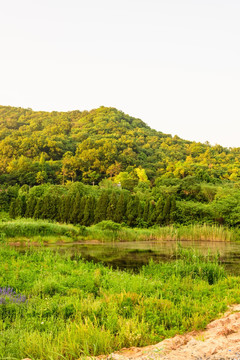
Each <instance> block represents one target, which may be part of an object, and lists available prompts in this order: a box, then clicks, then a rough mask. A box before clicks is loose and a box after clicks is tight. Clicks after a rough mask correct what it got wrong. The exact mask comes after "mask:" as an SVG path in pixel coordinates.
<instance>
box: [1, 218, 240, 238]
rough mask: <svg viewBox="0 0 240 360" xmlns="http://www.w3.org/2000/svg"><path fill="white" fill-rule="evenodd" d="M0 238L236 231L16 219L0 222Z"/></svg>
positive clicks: (200, 234)
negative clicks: (76, 224)
mask: <svg viewBox="0 0 240 360" xmlns="http://www.w3.org/2000/svg"><path fill="white" fill-rule="evenodd" d="M0 234H1V236H0V239H2V241H4V239H12V240H13V241H23V242H27V243H31V242H34V243H43V242H44V243H60V242H68V243H70V242H76V241H91V240H99V242H104V241H106V242H107V241H124V242H126V241H148V240H150V241H158V240H174V241H181V240H191V241H198V240H202V241H232V240H240V232H239V231H238V232H237V231H236V230H235V231H234V230H230V229H227V228H223V227H219V226H216V225H212V226H209V225H202V226H201V225H189V226H179V227H174V226H164V227H154V228H149V229H140V228H134V229H132V228H130V227H125V226H122V225H120V224H118V223H115V222H113V221H106V220H105V221H102V222H100V223H98V224H96V225H92V226H90V227H85V226H73V225H64V224H60V223H52V222H49V221H47V220H33V219H17V220H12V221H4V222H0Z"/></svg>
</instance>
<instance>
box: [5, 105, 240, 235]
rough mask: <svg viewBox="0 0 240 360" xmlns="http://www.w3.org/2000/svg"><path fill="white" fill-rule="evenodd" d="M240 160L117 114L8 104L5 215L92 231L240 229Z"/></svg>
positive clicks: (105, 110)
mask: <svg viewBox="0 0 240 360" xmlns="http://www.w3.org/2000/svg"><path fill="white" fill-rule="evenodd" d="M239 155H240V148H230V149H228V148H223V147H221V146H220V145H216V146H211V145H210V144H208V143H205V144H201V143H195V142H190V141H186V140H182V139H180V138H179V137H177V136H175V137H172V136H171V135H166V134H163V133H161V132H157V131H155V130H152V129H151V128H149V127H148V126H147V125H146V124H145V123H143V122H142V121H141V120H139V119H135V118H133V117H130V116H128V115H126V114H124V113H123V112H121V111H118V110H116V109H114V108H105V107H100V108H99V109H96V110H92V111H90V112H88V111H83V112H80V111H72V112H66V113H63V112H62V113H58V112H52V113H47V112H34V111H32V110H31V109H22V108H13V107H8V106H0V211H5V212H9V215H10V217H11V218H13V219H15V218H21V217H25V218H34V219H49V220H52V221H58V222H61V223H72V224H78V225H82V226H90V225H93V224H96V223H98V222H101V221H105V220H108V221H109V220H111V221H114V222H115V223H119V224H125V225H127V226H130V227H140V228H148V227H152V226H155V225H157V226H169V225H171V224H175V225H191V224H205V223H206V224H209V225H213V224H217V225H220V226H221V225H223V224H224V225H225V226H227V227H235V228H236V227H237V228H238V227H239V224H240V215H239V214H240V205H239V204H240V156H239Z"/></svg>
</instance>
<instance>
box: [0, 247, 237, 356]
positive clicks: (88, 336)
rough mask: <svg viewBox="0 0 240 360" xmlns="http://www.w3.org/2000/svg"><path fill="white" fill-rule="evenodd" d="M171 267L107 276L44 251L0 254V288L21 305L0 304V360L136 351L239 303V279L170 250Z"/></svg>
mask: <svg viewBox="0 0 240 360" xmlns="http://www.w3.org/2000/svg"><path fill="white" fill-rule="evenodd" d="M177 256H178V260H177V261H173V262H171V263H165V264H162V263H160V264H156V263H154V262H151V263H150V264H149V265H147V266H144V267H143V268H142V270H141V271H140V273H139V274H133V273H129V272H120V271H113V270H111V269H109V268H107V267H104V266H102V265H100V264H93V263H87V262H84V261H83V260H81V258H79V257H77V256H75V257H74V258H73V257H72V258H71V257H69V256H68V255H60V254H59V253H58V252H53V251H51V250H48V249H34V248H31V249H30V250H28V251H26V252H24V253H23V252H17V251H16V250H14V249H11V248H10V247H8V246H1V247H0V287H7V286H11V287H13V288H14V289H15V290H16V292H17V293H21V294H24V295H26V296H27V298H28V303H27V304H25V303H24V304H12V303H7V304H5V305H0V331H1V337H0V358H1V359H17V360H18V359H19V360H20V359H23V358H26V357H29V358H31V359H32V360H62V359H69V360H73V359H79V358H84V357H85V356H88V355H90V356H91V355H98V354H107V353H110V352H112V351H114V350H117V349H120V348H122V347H129V346H144V345H147V344H153V343H157V342H159V341H161V340H162V339H164V338H166V337H170V336H174V335H175V334H177V333H180V334H182V333H184V332H186V331H191V330H194V329H195V330H198V329H202V328H204V327H205V326H206V324H207V323H208V322H210V321H211V320H213V319H214V318H216V317H217V316H219V314H221V313H222V312H224V311H225V310H226V309H227V305H228V304H232V303H239V302H240V281H239V280H240V279H239V277H227V276H226V274H225V271H224V269H223V268H222V267H221V266H220V265H219V264H218V263H217V259H215V260H214V261H213V262H210V261H209V257H204V256H202V255H199V254H198V253H197V252H195V251H193V250H184V249H182V248H179V249H178V250H177Z"/></svg>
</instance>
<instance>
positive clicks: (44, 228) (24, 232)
mask: <svg viewBox="0 0 240 360" xmlns="http://www.w3.org/2000/svg"><path fill="white" fill-rule="evenodd" d="M78 233H79V230H78V229H77V228H76V227H74V226H73V225H63V224H58V223H51V222H48V221H45V220H33V219H18V220H13V221H7V222H2V223H0V234H4V235H5V236H6V237H8V238H15V237H18V236H20V237H21V236H26V237H31V236H38V235H40V236H51V235H56V236H58V235H65V236H68V237H76V235H78Z"/></svg>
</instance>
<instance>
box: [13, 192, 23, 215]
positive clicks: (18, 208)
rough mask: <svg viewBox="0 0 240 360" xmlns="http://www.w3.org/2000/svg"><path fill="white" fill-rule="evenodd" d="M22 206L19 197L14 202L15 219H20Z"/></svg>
mask: <svg viewBox="0 0 240 360" xmlns="http://www.w3.org/2000/svg"><path fill="white" fill-rule="evenodd" d="M23 211H24V205H23V200H22V198H21V197H18V198H17V199H16V200H15V217H21V216H22V215H23V214H24V213H23Z"/></svg>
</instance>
